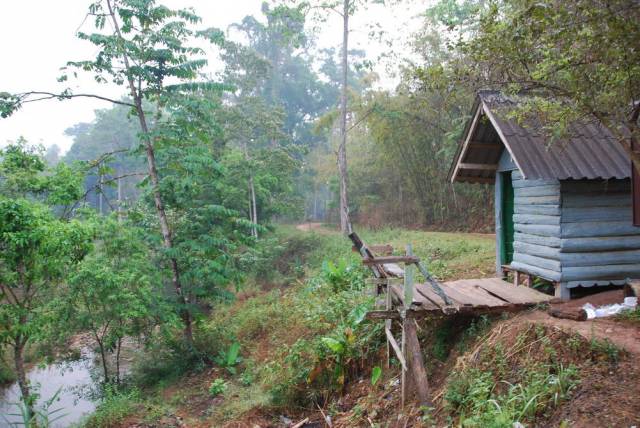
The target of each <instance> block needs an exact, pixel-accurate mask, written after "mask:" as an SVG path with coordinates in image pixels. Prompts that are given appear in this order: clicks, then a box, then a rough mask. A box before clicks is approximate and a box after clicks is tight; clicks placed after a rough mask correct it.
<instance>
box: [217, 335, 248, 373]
mask: <svg viewBox="0 0 640 428" xmlns="http://www.w3.org/2000/svg"><path fill="white" fill-rule="evenodd" d="M215 360H216V364H218V366H220V367H224V368H225V369H227V371H228V372H229V373H231V374H233V375H234V374H236V368H235V366H236V365H237V364H239V363H240V362H242V357H240V344H239V343H238V342H233V343H232V344H231V346H230V347H229V349H227V350H226V351H224V350H221V351H220V352H219V353H218V356H217V357H216V359H215Z"/></svg>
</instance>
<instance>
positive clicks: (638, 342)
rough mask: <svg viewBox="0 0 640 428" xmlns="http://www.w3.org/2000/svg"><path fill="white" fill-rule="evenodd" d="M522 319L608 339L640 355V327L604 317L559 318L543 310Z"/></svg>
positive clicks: (586, 337)
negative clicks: (590, 318)
mask: <svg viewBox="0 0 640 428" xmlns="http://www.w3.org/2000/svg"><path fill="white" fill-rule="evenodd" d="M522 319H523V320H528V321H533V322H536V323H539V324H544V325H547V326H552V327H559V328H562V329H564V330H572V331H575V332H576V333H578V334H580V335H581V336H582V337H584V338H585V339H587V340H591V339H592V338H594V337H595V338H596V339H600V340H605V339H608V340H610V341H611V342H612V343H613V344H614V345H616V346H618V347H619V348H622V349H625V350H626V351H627V352H630V353H633V354H638V355H640V328H638V327H634V326H631V325H627V324H624V323H621V322H617V321H614V320H610V319H603V318H599V319H594V320H588V321H572V320H567V319H559V318H554V317H552V316H551V315H549V314H547V313H546V312H542V311H535V312H531V313H528V314H526V315H523V318H522Z"/></svg>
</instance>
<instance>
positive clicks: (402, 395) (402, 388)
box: [400, 320, 407, 408]
mask: <svg viewBox="0 0 640 428" xmlns="http://www.w3.org/2000/svg"><path fill="white" fill-rule="evenodd" d="M406 324H407V323H406V320H402V348H401V351H402V357H403V358H404V360H405V361H406V360H407V337H406V330H405V328H406ZM401 370H402V375H401V376H400V407H401V408H404V403H405V400H406V397H407V367H406V365H405V366H403V367H402V369H401Z"/></svg>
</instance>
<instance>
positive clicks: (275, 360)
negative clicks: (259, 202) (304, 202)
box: [92, 226, 495, 426]
mask: <svg viewBox="0 0 640 428" xmlns="http://www.w3.org/2000/svg"><path fill="white" fill-rule="evenodd" d="M359 232H360V234H361V237H362V238H363V240H364V241H365V242H367V243H370V244H382V243H390V244H392V245H393V246H394V248H396V249H398V250H399V251H402V249H403V248H404V246H405V244H407V243H411V244H412V245H413V249H414V252H415V254H417V255H418V256H420V257H422V258H423V260H425V261H426V262H427V264H428V267H429V270H430V271H431V272H432V273H433V274H434V275H436V276H437V277H438V278H441V279H451V278H470V277H478V276H490V275H491V274H492V266H493V255H494V248H495V247H494V240H493V237H492V236H491V235H477V234H457V233H440V232H422V231H408V230H399V229H385V230H380V231H369V230H363V231H359ZM275 235H276V237H277V240H278V241H279V243H280V246H281V247H282V248H281V249H280V250H279V251H280V254H279V256H278V257H276V259H275V260H274V261H273V263H272V270H273V271H276V270H277V271H278V272H276V273H275V275H273V274H272V273H273V272H269V271H267V272H265V274H264V275H261V276H259V277H257V278H254V279H253V280H251V281H249V282H248V284H246V285H245V286H244V287H243V288H242V289H241V290H240V292H239V293H238V298H237V299H236V300H235V301H234V302H232V303H230V304H228V305H221V306H217V307H216V309H215V312H214V313H213V314H212V315H211V316H210V318H209V319H207V320H206V321H205V322H204V323H203V325H202V326H201V328H200V329H199V330H200V334H199V340H200V346H201V347H203V348H208V349H211V352H212V353H213V354H214V355H215V352H216V349H225V348H226V347H228V346H229V344H230V343H232V342H233V341H236V340H237V341H238V342H239V343H240V344H241V353H242V356H243V358H244V360H243V362H242V364H241V365H240V366H239V367H238V371H239V372H241V375H237V376H231V375H230V374H229V373H228V372H227V371H225V370H223V369H218V368H213V369H206V370H205V371H204V372H201V373H198V374H196V375H193V376H190V377H187V378H181V379H178V380H175V379H174V380H172V381H169V382H160V384H159V385H158V386H156V387H155V388H153V389H151V390H147V391H145V394H142V395H144V396H145V397H146V398H145V399H144V400H142V401H143V404H142V405H140V404H137V405H132V403H131V400H127V399H125V400H113V403H112V405H106V406H103V411H102V413H100V414H99V415H98V417H97V418H94V419H93V422H92V424H93V425H98V426H99V425H109V424H114V423H116V422H117V421H121V423H123V425H127V424H132V423H134V422H135V423H138V422H148V423H158V422H159V423H161V424H164V425H171V424H172V423H174V422H175V423H176V424H177V421H178V418H179V417H181V418H182V419H184V420H186V421H187V422H188V424H189V426H197V425H198V424H202V425H203V426H210V425H211V424H213V425H216V426H217V425H220V424H222V423H224V422H228V421H231V420H233V419H234V418H238V417H240V416H241V415H243V414H245V413H246V412H249V411H250V410H251V409H255V408H260V407H264V406H270V405H272V404H273V397H274V393H273V391H270V389H272V387H273V384H274V383H277V382H278V381H279V380H281V379H279V378H282V377H283V376H285V377H286V376H289V377H292V378H296V376H297V377H300V376H301V374H308V373H297V372H296V371H295V370H296V369H295V368H291V367H290V366H287V365H286V364H283V363H282V362H283V361H284V360H293V359H295V358H312V357H311V356H309V355H308V354H307V353H305V352H306V351H303V350H301V351H300V352H297V351H296V349H297V348H313V346H317V339H318V338H319V337H320V336H321V335H324V334H329V333H331V332H332V331H333V330H334V329H335V328H336V326H337V325H338V324H339V323H340V320H341V319H342V318H343V317H344V314H345V313H347V312H348V311H349V309H350V308H351V306H352V305H356V304H357V303H358V301H362V300H364V299H365V296H366V295H365V294H364V293H362V292H360V291H357V292H355V293H354V292H353V291H346V292H343V293H334V292H333V291H332V290H326V289H324V288H322V287H320V288H319V289H313V287H312V288H311V289H310V287H309V283H308V281H307V280H306V279H307V278H312V277H316V276H317V275H318V272H319V271H320V270H321V266H322V263H323V262H324V261H325V260H329V261H333V262H336V263H338V261H340V260H350V261H351V262H352V263H354V264H357V263H359V256H358V255H357V254H354V253H353V252H352V251H351V244H350V242H349V241H348V240H347V239H345V238H344V237H342V236H341V235H340V234H339V233H337V232H336V231H333V230H329V229H324V228H323V229H321V230H317V231H308V232H303V231H300V230H297V229H296V228H295V227H294V226H281V227H279V228H278V229H277V230H276V232H275ZM301 268H304V274H302V272H301V270H302V269H301ZM296 276H297V277H296ZM371 334H377V335H378V339H379V336H380V334H379V331H378V332H372V333H371ZM314 341H315V342H314ZM218 377H221V378H225V379H226V380H227V390H226V392H225V393H224V396H223V397H220V396H219V397H217V398H212V397H211V396H210V394H209V393H208V387H209V384H210V383H211V381H212V380H213V379H215V378H218ZM289 386H290V385H289ZM276 395H277V394H276ZM134 398H135V399H136V400H141V399H140V398H139V394H138V395H136V396H135V397H134ZM287 398H289V397H287ZM132 411H133V416H131V415H129V416H128V417H127V416H126V415H127V414H130V413H132ZM289 411H290V412H294V413H295V411H296V410H295V409H289ZM172 421H173V422H172Z"/></svg>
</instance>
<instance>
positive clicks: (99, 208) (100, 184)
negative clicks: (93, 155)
mask: <svg viewBox="0 0 640 428" xmlns="http://www.w3.org/2000/svg"><path fill="white" fill-rule="evenodd" d="M99 180H100V181H98V210H99V211H100V215H102V214H104V211H103V210H102V198H103V197H104V194H103V193H102V174H100V177H99Z"/></svg>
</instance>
